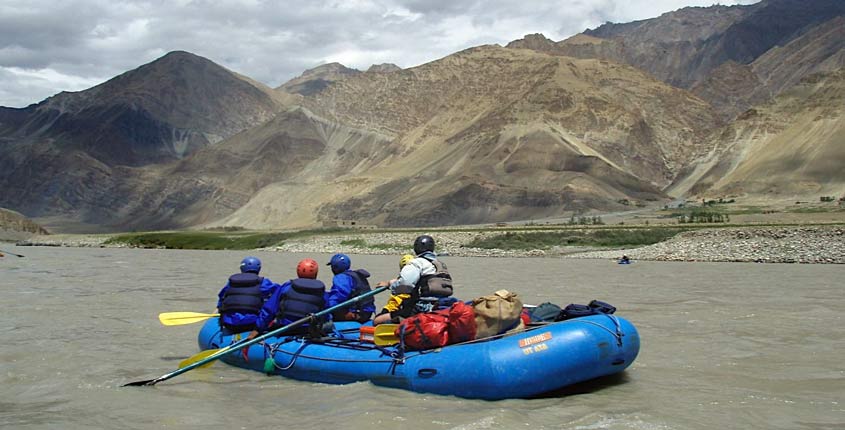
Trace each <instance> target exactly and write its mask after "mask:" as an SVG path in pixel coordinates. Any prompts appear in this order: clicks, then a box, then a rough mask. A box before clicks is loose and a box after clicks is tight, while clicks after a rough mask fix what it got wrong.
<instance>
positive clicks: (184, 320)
mask: <svg viewBox="0 0 845 430" xmlns="http://www.w3.org/2000/svg"><path fill="white" fill-rule="evenodd" d="M217 316H220V315H219V314H201V313H199V312H163V313H160V314H158V320H159V321H161V323H162V324H164V325H184V324H193V323H197V322H200V321H205V320H207V319H209V318H214V317H217Z"/></svg>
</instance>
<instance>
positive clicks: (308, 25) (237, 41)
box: [0, 0, 758, 107]
mask: <svg viewBox="0 0 845 430" xmlns="http://www.w3.org/2000/svg"><path fill="white" fill-rule="evenodd" d="M757 1H758V0H490V1H478V0H326V1H320V0H312V1H281V0H279V1H270V0H194V1H190V0H170V1H167V0H161V1H157V0H149V1H135V0H62V1H55V0H0V83H2V85H0V106H8V107H24V106H27V105H29V104H30V103H36V102H39V101H41V100H43V99H44V98H46V97H49V96H51V95H53V94H55V93H57V92H59V91H78V90H82V89H85V88H89V87H92V86H94V85H97V84H99V83H101V82H104V81H106V80H108V79H110V78H112V77H114V76H116V75H118V74H120V73H123V72H125V71H127V70H130V69H134V68H136V67H138V66H140V65H142V64H145V63H148V62H150V61H152V60H155V59H156V58H158V57H161V56H162V55H164V54H166V53H167V52H170V51H174V50H183V51H189V52H193V53H195V54H198V55H201V56H203V57H206V58H208V59H210V60H212V61H214V62H215V63H217V64H220V65H222V66H224V67H227V68H229V69H231V70H234V71H236V72H239V73H241V74H244V75H247V76H249V77H251V78H254V79H256V80H258V81H261V82H263V83H265V84H267V85H270V86H272V87H276V86H278V85H281V84H282V83H284V82H285V81H287V80H289V79H291V78H293V77H295V76H297V75H299V74H301V73H302V72H303V71H304V70H306V69H309V68H312V67H315V66H318V65H320V64H324V63H329V62H335V61H336V62H339V63H342V64H344V65H346V66H348V67H354V68H356V69H360V70H366V69H367V68H368V67H369V66H370V65H371V64H380V63H394V64H396V65H398V66H400V67H402V68H406V67H412V66H416V65H419V64H423V63H426V62H429V61H432V60H436V59H438V58H441V57H444V56H446V55H449V54H451V53H454V52H456V51H460V50H462V49H465V48H468V47H471V46H477V45H482V44H491V43H497V44H500V45H505V44H507V43H508V42H510V41H512V40H515V39H520V38H522V37H523V36H524V35H526V34H530V33H543V34H544V35H546V37H548V38H550V39H552V40H555V41H557V40H561V39H565V38H566V37H569V36H571V35H573V34H576V33H580V32H582V31H584V30H585V29H587V28H595V27H597V26H598V25H600V24H602V23H604V22H607V21H610V22H629V21H633V20H638V19H646V18H652V17H656V16H659V15H660V14H661V13H664V12H668V11H672V10H675V9H679V8H682V7H685V6H710V5H713V4H717V3H718V4H723V5H734V4H750V3H756V2H757Z"/></svg>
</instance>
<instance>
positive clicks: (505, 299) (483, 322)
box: [472, 290, 522, 339]
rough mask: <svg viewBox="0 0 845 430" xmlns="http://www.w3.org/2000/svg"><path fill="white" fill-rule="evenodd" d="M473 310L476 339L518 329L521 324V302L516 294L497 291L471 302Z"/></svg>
mask: <svg viewBox="0 0 845 430" xmlns="http://www.w3.org/2000/svg"><path fill="white" fill-rule="evenodd" d="M472 305H473V307H474V308H475V326H476V330H477V334H476V336H475V338H476V339H481V338H485V337H490V336H494V335H497V334H500V333H504V332H506V331H508V330H512V329H518V328H519V327H520V325H521V324H522V318H520V315H521V314H522V300H520V298H519V296H518V295H517V294H516V293H511V292H510V291H508V290H499V291H496V292H495V293H493V294H491V295H489V296H482V297H479V298H477V299H475V300H473V301H472Z"/></svg>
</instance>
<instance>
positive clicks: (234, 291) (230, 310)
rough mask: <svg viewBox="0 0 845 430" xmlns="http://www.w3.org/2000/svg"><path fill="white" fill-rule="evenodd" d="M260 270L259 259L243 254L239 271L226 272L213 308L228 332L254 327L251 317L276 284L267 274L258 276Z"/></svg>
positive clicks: (255, 313) (253, 318) (255, 316)
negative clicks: (227, 276) (227, 278)
mask: <svg viewBox="0 0 845 430" xmlns="http://www.w3.org/2000/svg"><path fill="white" fill-rule="evenodd" d="M260 272H261V260H259V259H258V258H255V257H246V258H244V259H243V260H242V261H241V272H240V273H236V274H234V275H232V276H230V277H229V280H228V281H227V282H226V285H225V286H223V289H221V290H220V293H218V294H217V311H218V312H219V313H220V325H222V326H223V328H226V329H228V330H230V331H232V332H244V331H250V330H253V329H255V320H256V319H257V318H258V313H259V312H260V311H261V307H262V306H263V305H264V301H265V300H267V298H269V297H270V296H271V295H272V294H273V292H275V291H276V289H277V288H278V287H279V285H278V284H276V283H274V282H273V281H271V280H270V278H264V277H261V276H258V274H259V273H260Z"/></svg>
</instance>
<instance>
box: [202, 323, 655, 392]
mask: <svg viewBox="0 0 845 430" xmlns="http://www.w3.org/2000/svg"><path fill="white" fill-rule="evenodd" d="M337 326H338V327H337V331H338V333H337V334H336V335H335V336H333V337H329V338H322V339H319V340H313V339H311V340H309V339H304V338H301V337H294V336H280V337H278V338H272V337H271V338H268V339H267V340H266V341H265V342H262V343H256V344H253V345H251V346H250V347H249V350H248V357H249V360H248V361H246V360H244V357H243V355H242V354H241V351H240V350H237V351H233V352H232V353H229V354H226V355H224V356H223V357H221V360H223V361H224V362H226V363H228V364H231V365H234V366H238V367H242V368H246V369H252V370H257V371H260V372H265V373H268V374H275V375H281V376H284V377H288V378H293V379H297V380H302V381H311V382H322V383H328V384H347V383H352V382H357V381H370V382H372V383H373V384H376V385H380V386H385V387H394V388H402V389H406V390H411V391H416V392H421V393H436V394H444V395H454V396H459V397H465V398H478V399H489V400H496V399H505V398H525V397H534V396H538V395H541V394H544V393H547V392H551V391H555V390H558V389H561V388H563V387H566V386H568V385H572V384H575V383H578V382H583V381H587V380H590V379H594V378H598V377H601V376H606V375H611V374H614V373H619V372H621V371H623V370H625V368H627V367H628V366H630V365H631V363H632V362H633V361H634V359H635V358H636V357H637V354H638V353H639V349H640V338H639V335H638V333H637V330H636V328H634V326H633V325H632V324H631V323H630V322H628V321H626V320H625V319H623V318H620V317H617V316H615V315H592V316H586V317H581V318H575V319H571V320H566V321H561V322H555V323H548V324H544V325H538V326H529V327H528V328H527V329H526V330H525V331H522V332H518V333H513V334H507V335H503V336H497V337H493V338H487V339H481V340H475V341H471V342H466V343H462V344H456V345H449V346H445V347H442V348H438V349H434V350H428V351H407V352H403V351H402V349H401V348H399V347H398V346H391V347H384V346H376V345H374V344H372V343H367V342H362V341H360V340H358V337H359V336H358V333H359V328H360V326H359V325H358V324H356V323H339V324H338V325H337ZM244 336H245V334H244V333H241V334H230V333H226V332H224V331H221V329H220V326H219V324H218V321H217V318H212V319H209V320H208V321H207V322H206V323H205V325H204V326H203V328H202V329H201V330H200V333H199V346H200V349H202V350H206V349H217V348H222V347H226V346H229V345H231V344H233V343H234V342H237V341H238V340H240V339H241V338H243V337H244ZM268 359H269V360H268Z"/></svg>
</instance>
